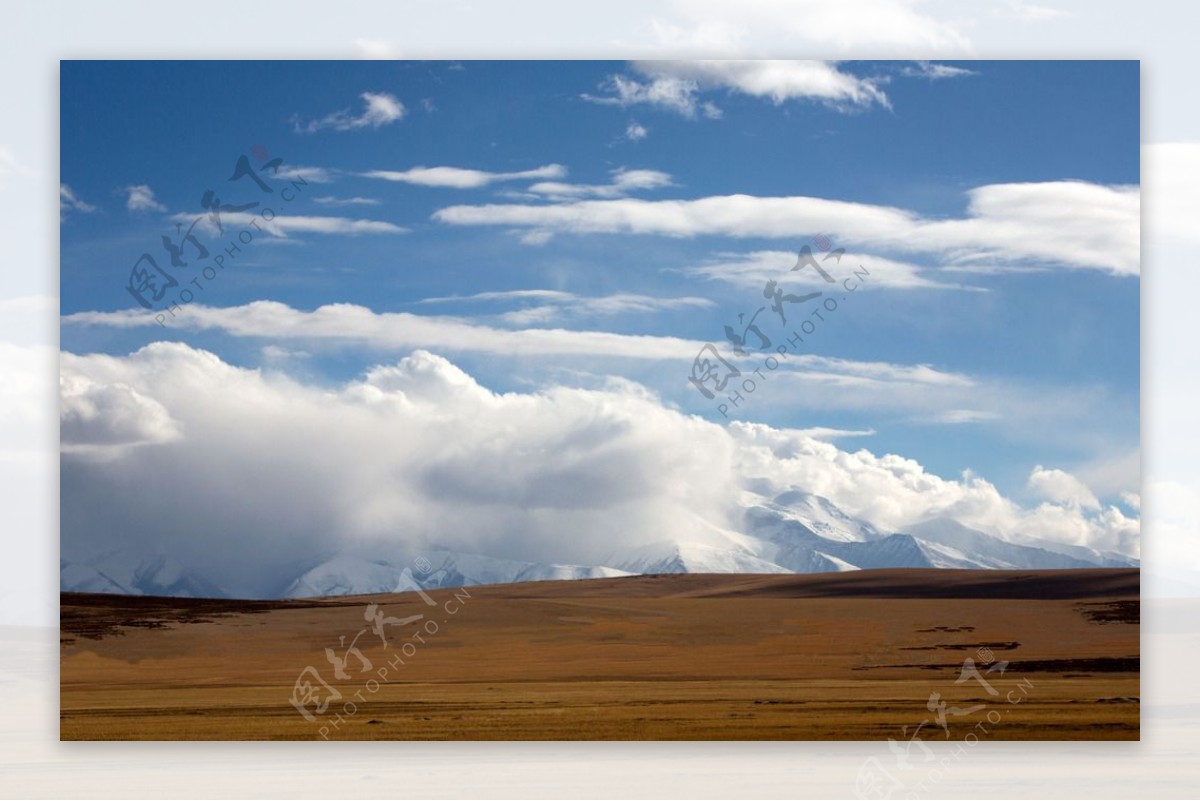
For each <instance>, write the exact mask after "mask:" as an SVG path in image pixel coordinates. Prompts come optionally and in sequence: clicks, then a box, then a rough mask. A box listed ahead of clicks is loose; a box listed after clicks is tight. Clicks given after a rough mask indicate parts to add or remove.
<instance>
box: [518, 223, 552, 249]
mask: <svg viewBox="0 0 1200 801" xmlns="http://www.w3.org/2000/svg"><path fill="white" fill-rule="evenodd" d="M518 233H519V235H520V239H521V244H522V245H531V246H533V247H541V246H542V245H545V244H547V243H549V242H550V240H551V239H553V238H554V232H553V231H539V230H538V229H536V228H535V229H533V230H532V231H521V232H518Z"/></svg>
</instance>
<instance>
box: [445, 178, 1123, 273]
mask: <svg viewBox="0 0 1200 801" xmlns="http://www.w3.org/2000/svg"><path fill="white" fill-rule="evenodd" d="M967 194H968V198H969V202H968V206H967V213H966V216H963V217H959V218H951V219H932V218H925V217H922V216H920V215H919V214H917V213H915V212H911V211H907V210H904V209H900V208H895V207H891V206H876V205H871V204H866V203H852V202H846V201H840V200H829V199H825V198H816V197H802V196H801V197H797V196H792V197H755V196H752V195H723V196H714V197H704V198H699V199H693V200H643V199H635V198H623V199H618V200H583V201H578V202H572V203H559V204H550V205H528V204H488V205H481V206H450V207H448V208H444V209H441V210H439V211H437V212H436V213H435V214H434V219H436V220H438V221H440V222H444V223H448V224H451V225H502V226H506V227H521V226H525V227H530V228H536V229H539V230H543V231H555V232H559V231H561V232H571V233H627V234H656V235H663V236H674V237H693V236H700V235H710V236H711V235H718V236H728V237H733V238H744V237H769V238H784V239H789V240H794V239H795V238H796V236H797V232H799V231H826V232H829V233H830V234H831V235H833V236H835V237H837V239H838V240H839V241H840V242H844V243H845V244H847V245H852V246H854V247H857V248H860V249H865V250H875V251H880V250H883V251H889V250H899V251H907V252H923V253H934V254H938V255H940V256H942V257H944V258H946V259H947V260H949V261H955V262H962V263H971V262H980V261H982V262H989V261H990V262H1006V261H1007V262H1016V263H1025V262H1034V263H1035V264H1043V265H1061V266H1064V267H1075V268H1089V269H1098V270H1104V271H1108V272H1111V273H1115V274H1120V275H1136V274H1138V273H1139V271H1140V217H1141V215H1140V191H1139V189H1138V187H1136V186H1106V185H1102V184H1093V183H1086V182H1083V181H1053V182H1046V183H1022V184H993V185H990V186H981V187H978V188H976V189H972V190H970V191H969V192H968V193H967Z"/></svg>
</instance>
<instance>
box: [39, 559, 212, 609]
mask: <svg viewBox="0 0 1200 801" xmlns="http://www.w3.org/2000/svg"><path fill="white" fill-rule="evenodd" d="M59 585H60V588H61V589H62V591H64V592H103V593H112V594H120V595H160V596H168V597H175V598H226V597H228V595H227V593H226V592H225V591H224V590H222V589H221V588H220V587H218V586H217V585H216V584H214V583H213V582H212V581H210V580H209V579H207V578H206V577H204V576H202V575H200V574H199V573H197V572H195V571H193V570H190V569H188V568H187V567H186V566H185V565H183V564H182V563H181V562H179V561H177V560H175V559H172V558H171V557H169V556H164V555H163V554H156V553H150V554H145V553H142V552H140V551H137V550H135V549H132V548H124V549H121V550H119V551H113V552H111V553H107V554H104V555H103V556H100V557H97V558H95V559H91V560H88V561H87V562H84V563H75V562H69V561H66V560H63V561H62V562H61V563H60V569H59Z"/></svg>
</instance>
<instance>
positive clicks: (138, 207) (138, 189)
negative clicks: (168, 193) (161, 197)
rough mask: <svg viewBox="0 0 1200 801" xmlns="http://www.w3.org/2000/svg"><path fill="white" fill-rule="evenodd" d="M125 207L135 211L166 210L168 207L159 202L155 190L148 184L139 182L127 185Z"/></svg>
mask: <svg viewBox="0 0 1200 801" xmlns="http://www.w3.org/2000/svg"><path fill="white" fill-rule="evenodd" d="M125 192H126V195H127V197H126V199H125V208H127V209H129V210H130V211H133V212H139V211H166V210H167V207H166V206H164V205H163V204H162V203H159V202H158V198H156V197H155V196H154V190H153V189H151V188H150V186H149V185H148V184H137V185H135V186H127V187H125Z"/></svg>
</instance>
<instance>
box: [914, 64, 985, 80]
mask: <svg viewBox="0 0 1200 801" xmlns="http://www.w3.org/2000/svg"><path fill="white" fill-rule="evenodd" d="M900 74H901V75H903V76H904V77H906V78H928V79H929V80H931V81H936V80H940V79H942V78H961V77H964V76H966V75H974V74H975V72H973V71H972V70H968V69H963V68H962V67H952V66H950V65H949V64H936V63H934V62H932V61H918V62H916V63H914V64H912V65H909V66H905V67H902V68H901V69H900Z"/></svg>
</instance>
